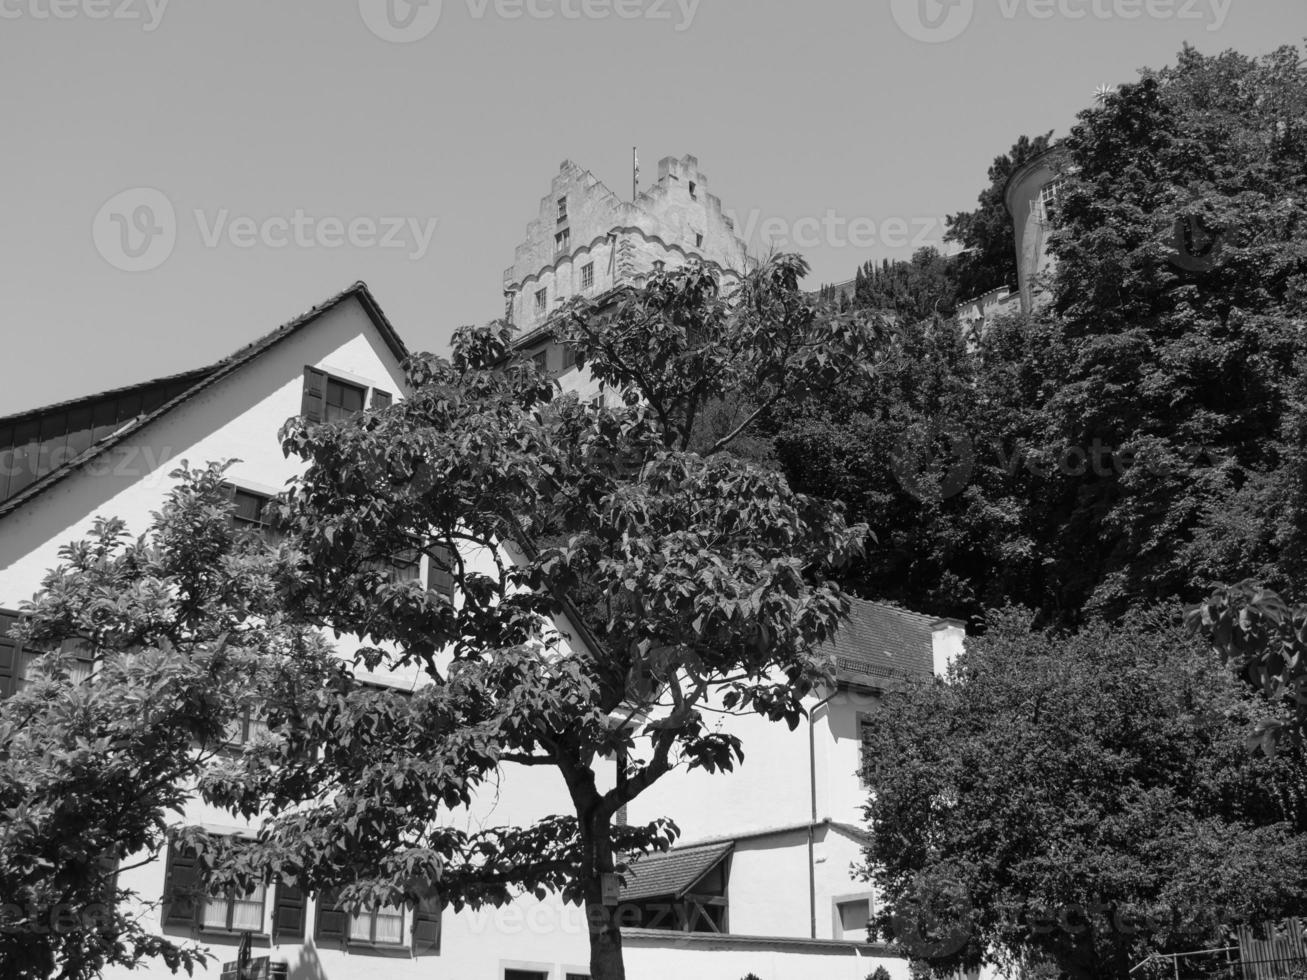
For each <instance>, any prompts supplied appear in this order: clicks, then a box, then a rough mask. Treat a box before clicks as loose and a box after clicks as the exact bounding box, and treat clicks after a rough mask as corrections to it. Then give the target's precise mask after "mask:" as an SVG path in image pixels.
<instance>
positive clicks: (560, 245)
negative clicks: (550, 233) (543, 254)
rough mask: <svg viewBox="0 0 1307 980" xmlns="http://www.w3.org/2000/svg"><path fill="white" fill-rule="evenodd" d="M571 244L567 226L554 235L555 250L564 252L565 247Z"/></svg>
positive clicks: (570, 233) (570, 234)
mask: <svg viewBox="0 0 1307 980" xmlns="http://www.w3.org/2000/svg"><path fill="white" fill-rule="evenodd" d="M571 244H572V232H571V231H570V230H569V229H567V228H564V229H563V230H562V231H560V232H559V233H558V234H557V235H555V236H554V251H555V252H566V251H567V247H568V246H569V245H571Z"/></svg>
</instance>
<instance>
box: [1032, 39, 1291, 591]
mask: <svg viewBox="0 0 1307 980" xmlns="http://www.w3.org/2000/svg"><path fill="white" fill-rule="evenodd" d="M1305 119H1307V68H1305V67H1304V66H1303V63H1302V62H1301V59H1300V55H1299V52H1298V51H1297V49H1295V48H1293V47H1285V48H1282V49H1280V50H1278V51H1276V52H1274V53H1272V54H1270V55H1268V56H1266V57H1263V58H1247V57H1244V56H1241V55H1238V54H1235V53H1233V52H1230V53H1225V54H1222V55H1219V56H1215V57H1207V56H1204V55H1201V54H1199V53H1198V52H1197V51H1195V50H1193V49H1191V48H1186V49H1185V51H1183V52H1182V53H1181V55H1180V59H1179V62H1178V63H1177V64H1176V65H1175V66H1172V67H1168V68H1165V69H1162V70H1160V71H1145V72H1144V73H1143V75H1142V77H1141V79H1140V80H1139V81H1138V82H1137V83H1134V84H1131V85H1126V86H1123V87H1122V88H1121V89H1120V90H1119V91H1118V92H1116V93H1115V94H1113V95H1111V96H1109V97H1108V98H1107V99H1106V100H1104V102H1103V104H1102V105H1100V106H1098V107H1095V108H1092V109H1089V110H1086V111H1085V112H1083V113H1081V115H1080V121H1079V123H1078V125H1077V126H1076V127H1075V128H1074V129H1073V130H1072V133H1071V135H1070V136H1069V137H1068V138H1067V140H1066V141H1065V143H1064V149H1065V152H1066V154H1067V164H1068V171H1067V174H1068V175H1067V180H1066V183H1065V186H1064V188H1063V192H1062V195H1061V203H1060V204H1059V206H1058V212H1057V231H1056V232H1055V234H1054V236H1053V238H1052V244H1051V247H1052V249H1053V251H1054V254H1055V255H1056V258H1057V272H1056V276H1055V279H1054V295H1055V305H1056V308H1057V311H1058V313H1059V314H1060V315H1061V318H1062V320H1063V322H1064V325H1065V332H1066V335H1067V337H1068V340H1069V342H1070V344H1071V345H1072V347H1073V351H1074V356H1073V360H1072V363H1071V364H1070V368H1069V372H1068V378H1070V379H1072V380H1070V381H1069V382H1068V383H1067V384H1065V385H1064V386H1063V387H1062V389H1061V390H1060V391H1059V392H1058V393H1057V395H1056V397H1054V398H1053V399H1052V400H1051V401H1050V403H1049V405H1048V412H1049V417H1050V422H1051V423H1052V434H1053V436H1054V438H1056V439H1057V440H1059V441H1061V442H1062V443H1064V444H1066V445H1072V446H1081V447H1086V446H1089V445H1090V444H1091V443H1092V442H1093V441H1094V440H1097V441H1098V443H1099V444H1100V445H1102V446H1104V447H1106V448H1107V452H1106V454H1105V456H1104V462H1105V465H1104V467H1103V469H1104V472H1103V473H1102V474H1101V475H1100V476H1097V477H1095V478H1093V479H1086V480H1085V481H1083V482H1082V483H1081V484H1080V486H1079V487H1078V492H1077V496H1076V498H1075V499H1074V500H1072V501H1069V503H1070V510H1069V512H1068V514H1067V517H1066V521H1065V533H1064V534H1063V535H1062V536H1061V538H1060V540H1061V542H1062V544H1063V546H1064V548H1065V551H1064V553H1063V556H1062V557H1061V558H1060V559H1059V560H1060V561H1062V562H1064V563H1066V564H1068V565H1070V564H1071V563H1074V564H1075V565H1076V566H1077V567H1079V568H1082V569H1083V570H1084V572H1083V576H1082V578H1083V580H1084V589H1085V595H1084V602H1085V604H1086V605H1088V606H1089V607H1090V608H1091V609H1101V610H1102V611H1103V612H1105V613H1107V614H1109V615H1118V614H1120V612H1121V611H1122V610H1124V609H1125V608H1127V607H1128V606H1130V605H1141V604H1142V605H1146V604H1148V603H1150V602H1153V601H1158V600H1163V599H1171V598H1180V599H1183V600H1184V601H1186V602H1192V601H1196V600H1197V599H1198V598H1200V597H1201V595H1203V594H1204V593H1205V592H1206V591H1207V590H1208V589H1209V588H1210V587H1211V586H1212V585H1214V584H1215V583H1216V582H1219V581H1226V582H1232V581H1238V580H1240V579H1242V578H1245V577H1247V576H1249V575H1253V574H1258V575H1260V574H1263V573H1265V572H1267V571H1268V570H1269V571H1272V572H1275V571H1277V570H1278V571H1283V569H1277V566H1278V565H1279V560H1280V555H1281V554H1284V553H1287V552H1284V551H1283V550H1282V546H1283V544H1285V543H1286V542H1284V541H1277V540H1276V533H1277V532H1278V531H1279V530H1280V529H1284V533H1285V535H1286V536H1287V537H1289V538H1292V537H1294V536H1296V535H1297V534H1298V533H1299V532H1296V531H1294V530H1293V528H1292V522H1291V521H1289V520H1286V517H1287V516H1288V512H1289V508H1290V507H1291V506H1292V501H1291V499H1290V494H1289V492H1288V491H1289V489H1290V488H1291V487H1292V486H1293V485H1294V484H1295V483H1296V477H1294V476H1293V475H1292V474H1291V470H1292V468H1293V467H1295V466H1296V465H1297V463H1296V459H1297V457H1298V456H1299V455H1300V453H1301V443H1300V442H1298V441H1297V439H1296V438H1295V433H1294V432H1293V431H1292V430H1293V426H1292V425H1291V422H1292V420H1293V418H1294V415H1295V412H1296V411H1297V410H1298V407H1297V406H1296V405H1295V400H1296V399H1295V393H1296V392H1299V391H1300V390H1301V379H1300V373H1301V371H1300V368H1301V363H1302V359H1303V355H1304V336H1303V332H1302V329H1301V324H1302V320H1303V316H1304V314H1305V313H1307V222H1304V221H1303V215H1304V209H1303V206H1302V203H1301V202H1302V200H1303V195H1304V193H1307V168H1304V167H1303V160H1304V159H1305V158H1307V124H1304V120H1305ZM1298 550H1299V551H1300V550H1301V549H1300V548H1299V549H1298ZM1272 584H1274V583H1272ZM1279 584H1280V585H1281V586H1283V584H1284V583H1283V582H1281V583H1279Z"/></svg>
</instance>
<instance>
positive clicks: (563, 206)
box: [558, 197, 567, 221]
mask: <svg viewBox="0 0 1307 980" xmlns="http://www.w3.org/2000/svg"><path fill="white" fill-rule="evenodd" d="M558 220H559V221H566V220H567V198H565V197H560V198H559V199H558Z"/></svg>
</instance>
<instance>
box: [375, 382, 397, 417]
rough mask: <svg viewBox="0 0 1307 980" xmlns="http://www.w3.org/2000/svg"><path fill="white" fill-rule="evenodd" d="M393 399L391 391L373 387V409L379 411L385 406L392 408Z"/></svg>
mask: <svg viewBox="0 0 1307 980" xmlns="http://www.w3.org/2000/svg"><path fill="white" fill-rule="evenodd" d="M392 400H393V399H392V398H391V397H390V392H388V391H382V390H381V389H380V388H373V389H372V411H374V412H379V411H380V410H381V409H383V408H390V405H391V402H392Z"/></svg>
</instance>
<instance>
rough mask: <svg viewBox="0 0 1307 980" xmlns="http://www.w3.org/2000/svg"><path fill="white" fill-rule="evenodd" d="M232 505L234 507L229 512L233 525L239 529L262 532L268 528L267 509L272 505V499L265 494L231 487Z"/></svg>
mask: <svg viewBox="0 0 1307 980" xmlns="http://www.w3.org/2000/svg"><path fill="white" fill-rule="evenodd" d="M232 503H233V505H234V507H233V509H232V512H231V519H232V521H233V523H235V524H237V525H239V526H241V527H251V528H255V529H256V530H262V529H264V528H266V527H268V526H269V524H270V522H269V520H268V513H267V507H268V505H269V504H270V503H272V498H271V497H269V496H268V495H267V494H263V493H259V492H258V491H255V490H242V489H241V488H240V487H233V488H232Z"/></svg>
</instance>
